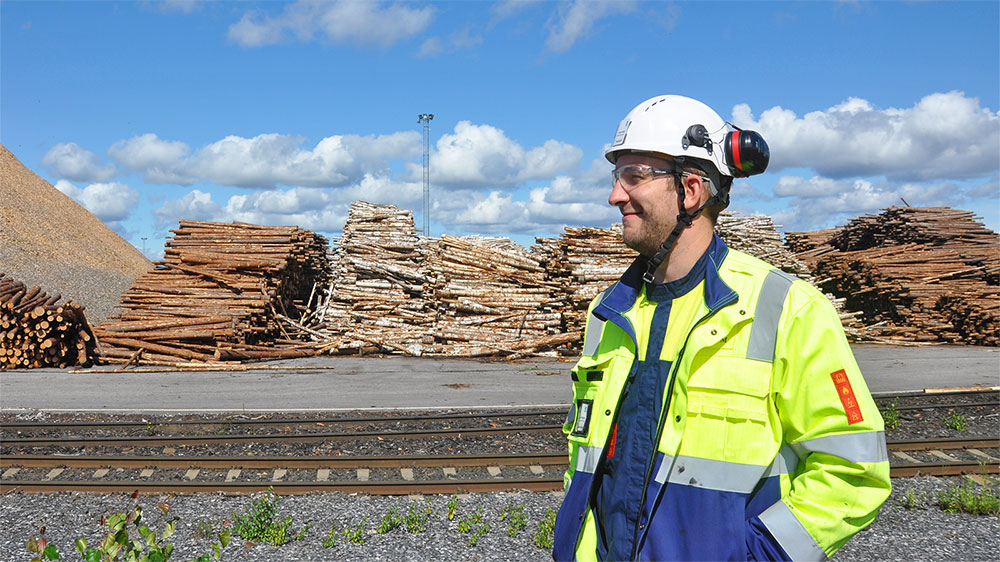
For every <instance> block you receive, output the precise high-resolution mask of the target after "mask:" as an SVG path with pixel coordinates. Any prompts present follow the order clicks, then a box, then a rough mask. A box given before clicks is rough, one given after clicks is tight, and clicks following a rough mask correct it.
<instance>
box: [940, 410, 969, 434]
mask: <svg viewBox="0 0 1000 562" xmlns="http://www.w3.org/2000/svg"><path fill="white" fill-rule="evenodd" d="M944 424H945V425H946V426H948V428H949V429H954V430H955V431H965V430H966V428H968V427H969V424H968V423H966V421H965V416H963V415H962V414H959V413H958V412H955V411H954V410H952V411H951V412H950V413H949V414H948V416H947V417H946V418H944Z"/></svg>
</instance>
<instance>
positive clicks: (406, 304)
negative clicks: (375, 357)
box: [304, 201, 435, 355]
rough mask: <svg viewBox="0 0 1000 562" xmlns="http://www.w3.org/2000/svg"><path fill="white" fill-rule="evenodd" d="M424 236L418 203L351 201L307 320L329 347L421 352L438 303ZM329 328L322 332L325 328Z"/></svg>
mask: <svg viewBox="0 0 1000 562" xmlns="http://www.w3.org/2000/svg"><path fill="white" fill-rule="evenodd" d="M427 251H428V250H427V249H426V244H425V241H423V240H422V239H421V238H420V237H419V236H417V231H416V227H415V225H414V222H413V213H412V212H411V211H407V210H403V209H399V208H397V207H394V206H391V205H375V204H372V203H367V202H364V201H355V202H354V203H352V204H351V209H350V211H349V213H348V218H347V221H346V222H345V224H344V234H343V236H342V238H341V239H340V244H339V245H338V248H337V250H336V251H335V252H334V255H333V258H332V263H333V270H334V275H333V277H332V279H331V282H330V284H329V286H328V287H327V288H326V290H325V291H324V293H323V300H322V301H321V302H320V304H319V306H317V307H316V310H315V312H314V313H313V314H312V315H311V316H310V317H308V318H305V319H304V323H305V324H308V325H310V326H315V328H316V330H317V331H318V332H319V334H317V335H316V336H315V337H314V339H317V340H321V341H325V343H324V346H323V347H322V350H323V351H324V352H326V353H330V354H338V353H362V352H366V351H380V350H382V348H385V349H388V350H394V351H400V352H403V353H407V354H411V355H419V354H420V353H421V351H422V347H421V345H426V344H432V343H433V337H432V333H433V330H432V327H433V326H432V325H433V322H434V315H435V311H434V308H433V307H432V306H431V303H430V301H429V300H428V298H427V295H428V294H429V287H430V285H431V283H432V280H431V278H430V277H429V276H428V275H427V272H426V270H425V267H424V263H425V261H426V260H425V255H426V253H427ZM320 334H322V335H320Z"/></svg>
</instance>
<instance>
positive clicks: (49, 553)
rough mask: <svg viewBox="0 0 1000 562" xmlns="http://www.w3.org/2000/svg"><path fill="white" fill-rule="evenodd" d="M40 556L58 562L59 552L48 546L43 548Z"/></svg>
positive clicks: (52, 546)
mask: <svg viewBox="0 0 1000 562" xmlns="http://www.w3.org/2000/svg"><path fill="white" fill-rule="evenodd" d="M42 556H44V557H45V559H46V560H59V551H58V550H56V547H55V545H51V544H50V545H49V546H47V547H45V552H43V553H42Z"/></svg>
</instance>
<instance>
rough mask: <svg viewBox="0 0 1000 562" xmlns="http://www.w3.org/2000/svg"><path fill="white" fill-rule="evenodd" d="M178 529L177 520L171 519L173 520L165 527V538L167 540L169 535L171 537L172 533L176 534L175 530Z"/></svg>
mask: <svg viewBox="0 0 1000 562" xmlns="http://www.w3.org/2000/svg"><path fill="white" fill-rule="evenodd" d="M176 529H177V522H176V521H171V522H169V523H167V524H166V525H165V526H164V527H163V540H167V537H169V536H170V535H172V534H174V531H175V530H176Z"/></svg>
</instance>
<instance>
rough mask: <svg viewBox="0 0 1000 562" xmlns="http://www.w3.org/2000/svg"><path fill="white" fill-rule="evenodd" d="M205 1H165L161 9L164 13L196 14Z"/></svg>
mask: <svg viewBox="0 0 1000 562" xmlns="http://www.w3.org/2000/svg"><path fill="white" fill-rule="evenodd" d="M203 1H204V0H163V3H162V4H161V5H160V9H162V10H163V11H164V12H183V13H185V14H191V13H194V11H195V10H197V9H198V8H199V7H200V4H201V3H202V2H203Z"/></svg>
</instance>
